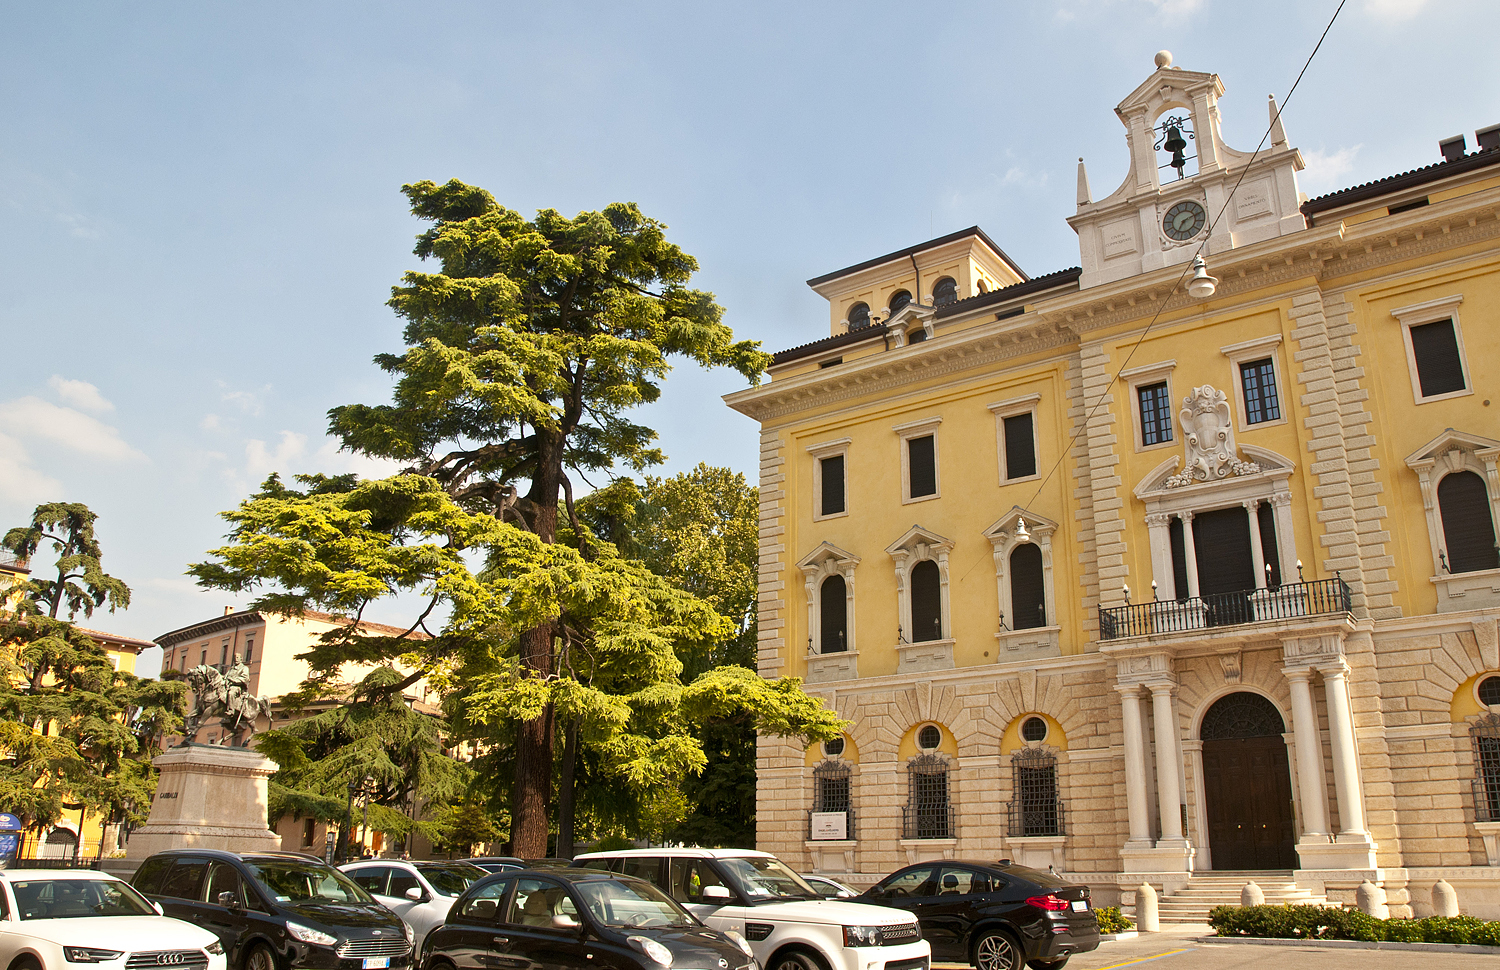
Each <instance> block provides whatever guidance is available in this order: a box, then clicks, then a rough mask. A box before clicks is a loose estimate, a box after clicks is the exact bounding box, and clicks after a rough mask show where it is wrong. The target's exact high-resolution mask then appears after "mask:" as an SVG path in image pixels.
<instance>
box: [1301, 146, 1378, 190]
mask: <svg viewBox="0 0 1500 970" xmlns="http://www.w3.org/2000/svg"><path fill="white" fill-rule="evenodd" d="M1363 147H1365V146H1364V145H1363V144H1359V145H1354V146H1348V147H1344V148H1340V149H1339V150H1337V151H1334V152H1326V151H1324V150H1322V149H1321V148H1320V149H1318V150H1317V151H1311V152H1303V153H1302V160H1303V161H1304V162H1306V163H1307V168H1306V169H1304V170H1303V171H1302V172H1300V173H1299V174H1298V175H1297V186H1298V188H1300V189H1301V190H1302V191H1303V192H1306V193H1307V194H1308V195H1321V194H1323V193H1324V192H1334V191H1337V190H1338V189H1343V188H1348V181H1349V174H1350V173H1351V172H1353V171H1354V158H1355V156H1356V155H1358V154H1359V150H1360V149H1361V148H1363Z"/></svg>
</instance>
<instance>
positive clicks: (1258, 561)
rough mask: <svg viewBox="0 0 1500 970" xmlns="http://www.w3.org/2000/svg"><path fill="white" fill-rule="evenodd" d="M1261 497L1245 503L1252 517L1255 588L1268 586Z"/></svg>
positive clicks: (1251, 544)
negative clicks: (1259, 512) (1260, 513)
mask: <svg viewBox="0 0 1500 970" xmlns="http://www.w3.org/2000/svg"><path fill="white" fill-rule="evenodd" d="M1259 510H1260V499H1258V498H1252V499H1250V500H1249V501H1247V502H1246V503H1245V512H1246V513H1247V514H1248V515H1249V517H1250V561H1251V562H1252V563H1254V564H1255V588H1256V589H1265V588H1266V585H1267V584H1266V551H1265V550H1264V549H1262V548H1261V545H1260V516H1259V515H1257V514H1256V513H1257V512H1258V511H1259Z"/></svg>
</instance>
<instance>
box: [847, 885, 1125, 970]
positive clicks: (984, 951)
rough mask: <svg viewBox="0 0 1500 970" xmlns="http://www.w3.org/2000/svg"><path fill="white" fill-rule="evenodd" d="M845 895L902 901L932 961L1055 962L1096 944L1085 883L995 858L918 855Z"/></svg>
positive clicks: (982, 965) (884, 902)
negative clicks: (859, 891) (946, 858)
mask: <svg viewBox="0 0 1500 970" xmlns="http://www.w3.org/2000/svg"><path fill="white" fill-rule="evenodd" d="M850 902H864V903H877V904H879V905H881V906H892V907H895V908H896V909H904V910H906V911H908V912H910V913H911V914H913V915H914V916H916V918H917V922H918V923H919V924H921V927H922V937H923V939H925V940H927V942H928V943H929V944H930V945H931V946H932V962H933V963H938V962H945V963H968V964H972V965H973V966H974V967H975V968H976V970H1021V967H1022V966H1023V965H1024V966H1029V967H1031V968H1033V970H1059V968H1060V967H1062V965H1063V964H1065V963H1067V962H1068V957H1070V956H1072V955H1073V954H1074V953H1084V952H1086V951H1088V950H1092V949H1094V948H1096V947H1097V946H1098V945H1099V921H1098V919H1097V918H1096V917H1095V916H1094V911H1093V906H1092V904H1091V903H1090V901H1089V887H1087V886H1084V885H1080V884H1077V883H1070V882H1068V881H1067V880H1065V879H1059V878H1058V877H1057V876H1055V875H1053V874H1052V873H1050V872H1041V871H1039V870H1036V869H1028V868H1027V867H1026V866H1018V865H1014V864H1013V863H1011V861H1010V860H1009V859H1002V860H1000V861H999V862H966V861H962V860H953V861H943V862H923V863H919V864H917V865H914V866H907V867H906V868H905V869H898V870H896V871H895V872H893V873H891V874H890V875H889V876H886V877H885V878H884V879H882V880H881V881H880V882H878V883H876V884H875V885H874V886H873V887H871V888H870V889H867V890H865V892H864V893H862V894H861V895H859V896H856V897H855V898H854V899H852V900H850Z"/></svg>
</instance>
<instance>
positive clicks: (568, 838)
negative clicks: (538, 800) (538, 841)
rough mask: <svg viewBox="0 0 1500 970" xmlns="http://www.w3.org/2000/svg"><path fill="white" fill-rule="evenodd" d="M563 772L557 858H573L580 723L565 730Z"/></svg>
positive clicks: (569, 723) (573, 721) (569, 725)
mask: <svg viewBox="0 0 1500 970" xmlns="http://www.w3.org/2000/svg"><path fill="white" fill-rule="evenodd" d="M563 730H564V735H563V736H564V737H565V738H566V740H565V741H564V742H563V762H562V771H561V772H559V778H558V781H557V857H558V858H559V859H571V858H573V811H574V805H575V804H576V799H575V797H574V794H575V793H574V791H573V769H574V767H575V766H576V765H577V764H578V721H577V720H572V721H569V722H568V726H567V727H566V728H564V729H563Z"/></svg>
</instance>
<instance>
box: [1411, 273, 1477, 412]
mask: <svg viewBox="0 0 1500 970" xmlns="http://www.w3.org/2000/svg"><path fill="white" fill-rule="evenodd" d="M1463 301H1464V297H1463V294H1462V293H1456V294H1454V295H1452V296H1445V297H1442V298H1440V299H1437V300H1428V301H1427V302H1425V303H1414V304H1412V305H1411V306H1404V307H1398V308H1396V309H1394V310H1392V311H1391V316H1393V317H1395V318H1396V320H1397V322H1399V323H1400V324H1401V342H1402V344H1403V345H1404V346H1405V347H1406V369H1407V372H1408V374H1409V375H1410V376H1411V395H1412V400H1413V401H1414V402H1415V403H1417V404H1430V403H1432V402H1433V401H1446V400H1448V399H1450V398H1455V397H1467V396H1469V395H1471V394H1473V393H1474V381H1473V380H1472V379H1471V378H1470V377H1469V358H1468V355H1467V354H1466V353H1465V352H1464V332H1463V328H1462V327H1460V326H1459V323H1458V305H1459V304H1460V303H1462V302H1463ZM1450 319H1451V320H1452V321H1453V339H1454V340H1455V341H1457V343H1458V366H1459V370H1460V371H1462V373H1463V376H1464V386H1463V389H1462V390H1458V391H1449V392H1448V393H1446V394H1434V395H1432V396H1430V397H1423V396H1422V381H1421V377H1420V375H1418V374H1417V356H1416V354H1415V353H1414V352H1413V351H1412V346H1411V328H1412V327H1419V326H1421V325H1422V324H1424V323H1436V322H1437V321H1439V320H1450Z"/></svg>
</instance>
